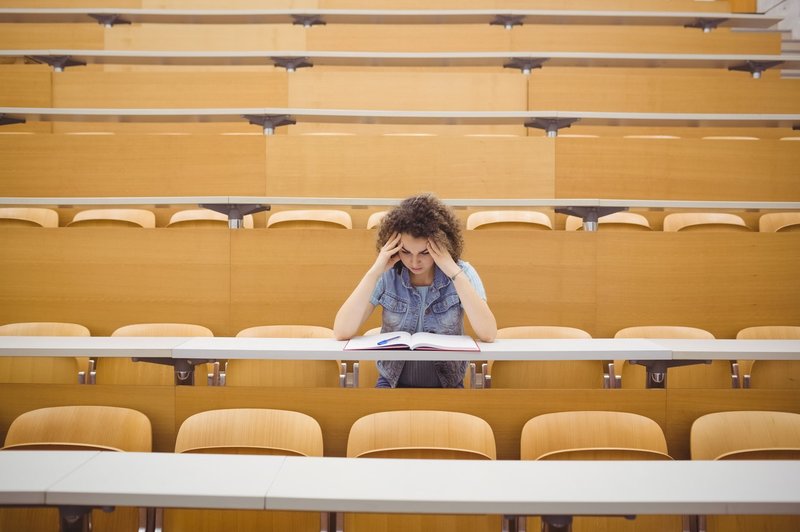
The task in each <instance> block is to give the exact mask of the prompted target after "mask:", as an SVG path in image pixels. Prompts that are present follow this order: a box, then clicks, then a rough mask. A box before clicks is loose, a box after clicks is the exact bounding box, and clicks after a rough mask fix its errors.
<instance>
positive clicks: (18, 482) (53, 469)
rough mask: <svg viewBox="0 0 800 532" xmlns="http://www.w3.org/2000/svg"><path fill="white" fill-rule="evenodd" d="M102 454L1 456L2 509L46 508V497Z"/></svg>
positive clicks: (19, 453)
mask: <svg viewBox="0 0 800 532" xmlns="http://www.w3.org/2000/svg"><path fill="white" fill-rule="evenodd" d="M98 454H100V452H99V451H70V452H67V451H35V452H33V451H3V452H0V506H14V505H40V504H45V502H46V501H45V493H46V492H47V490H48V489H50V487H51V486H53V484H56V483H57V482H58V481H60V480H62V479H63V478H64V477H66V476H67V475H68V474H69V473H71V472H72V471H74V470H75V469H77V468H78V467H79V466H81V465H82V464H85V463H86V462H88V461H90V460H91V459H92V458H94V457H95V456H97V455H98Z"/></svg>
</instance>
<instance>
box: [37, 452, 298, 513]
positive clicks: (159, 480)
mask: <svg viewBox="0 0 800 532" xmlns="http://www.w3.org/2000/svg"><path fill="white" fill-rule="evenodd" d="M284 460H285V458H284V457H282V456H248V455H209V454H172V453H115V452H105V453H100V455H99V456H97V457H95V458H94V459H92V460H91V461H89V462H86V463H84V464H83V465H82V466H81V467H79V468H78V469H76V470H75V471H73V472H72V473H71V474H70V475H68V476H67V477H66V478H64V479H63V480H61V481H60V482H57V483H55V484H54V485H53V486H51V487H50V488H49V489H48V491H47V504H49V505H99V506H143V507H162V508H164V507H169V508H175V507H180V508H226V509H240V510H262V509H264V500H265V497H266V495H267V491H268V489H269V487H270V485H271V484H272V482H273V481H274V479H275V478H276V476H277V475H278V472H279V470H280V468H281V464H282V463H283V461H284Z"/></svg>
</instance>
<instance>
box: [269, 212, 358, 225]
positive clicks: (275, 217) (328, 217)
mask: <svg viewBox="0 0 800 532" xmlns="http://www.w3.org/2000/svg"><path fill="white" fill-rule="evenodd" d="M267 227H268V228H334V229H352V228H353V220H352V219H351V218H350V215H349V214H348V213H346V212H345V211H339V210H335V209H326V210H290V211H280V212H276V213H274V214H272V215H271V216H270V217H269V219H268V220H267Z"/></svg>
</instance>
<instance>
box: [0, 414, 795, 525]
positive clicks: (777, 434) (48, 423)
mask: <svg viewBox="0 0 800 532" xmlns="http://www.w3.org/2000/svg"><path fill="white" fill-rule="evenodd" d="M442 427H446V428H447V430H442ZM742 427H746V429H747V430H743V429H742ZM151 441H152V437H151V424H150V420H149V419H148V418H147V416H145V415H144V414H142V413H141V412H138V411H135V410H131V409H127V408H120V407H110V406H60V407H50V408H43V409H38V410H33V411H30V412H26V413H24V414H22V415H20V416H19V417H17V418H16V419H15V420H14V421H13V422H12V423H11V426H10V427H9V430H8V433H7V435H6V439H5V446H4V447H3V451H5V452H8V451H10V450H48V449H49V450H53V449H59V450H102V451H123V452H124V451H128V452H150V451H151V450H152V446H151ZM690 446H691V457H692V459H693V460H737V459H739V460H741V459H749V460H765V459H782V460H786V459H791V460H796V459H800V414H795V413H787V412H771V411H734V412H718V413H712V414H707V415H704V416H702V417H700V418H698V419H697V420H695V422H694V423H693V425H692V429H691V435H690ZM175 452H176V453H206V454H209V453H210V454H259V455H265V454H267V455H288V456H323V454H324V444H323V435H322V429H321V427H320V425H319V423H318V422H317V421H316V420H315V419H313V418H312V417H310V416H308V415H306V414H303V413H300V412H294V411H286V410H272V409H226V410H212V411H205V412H200V413H198V414H195V415H193V416H191V417H189V418H187V419H186V420H185V421H184V422H183V423H182V424H181V426H180V428H179V430H178V434H177V438H176V442H175ZM347 456H348V457H351V458H391V459H397V458H414V459H431V458H435V459H462V460H494V459H496V457H497V456H496V447H495V438H494V433H493V431H492V428H491V426H490V425H489V424H488V423H487V422H486V421H485V420H483V419H481V418H479V417H476V416H473V415H470V414H465V413H461V412H450V411H433V410H405V411H391V412H378V413H374V414H369V415H367V416H364V417H362V418H360V419H358V420H356V421H355V422H354V423H353V424H352V426H351V427H350V431H349V436H348V441H347ZM520 458H521V459H522V460H671V459H672V458H671V457H670V455H669V453H668V448H667V442H666V438H665V435H664V432H663V431H662V429H661V427H660V426H659V425H658V423H656V422H655V421H653V420H652V419H650V418H647V417H644V416H641V415H638V414H633V413H628V412H611V411H576V412H558V413H550V414H543V415H540V416H536V417H534V418H532V419H530V420H528V421H527V422H526V423H525V424H524V427H523V428H522V433H521V438H520ZM421 480H423V479H421ZM387 481H390V480H387ZM743 481H746V479H744V480H743ZM125 510H126V509H117V512H120V513H121V514H122V515H125ZM128 510H130V509H128ZM21 514H22V515H24V517H25V518H26V519H28V521H27V522H28V525H29V526H30V524H31V523H34V522H36V520H32V519H31V514H39V517H40V521H39V522H40V523H41V522H43V521H42V520H41V517H45V518H46V519H45V520H44V523H45V524H46V520H47V519H51V520H52V519H54V518H55V516H54V515H53V514H54V512H52V511H51V512H50V514H49V515H48V514H46V512H45V515H44V516H43V515H42V514H43V512H42V511H41V510H27V511H23V510H13V511H9V510H3V511H0V517H1V518H2V521H0V524H5V525H11V524H12V523H13V521H14V520H15V519H19V518H20V517H22V515H21ZM127 516H128V518H130V519H136V518H137V514H136V513H130V512H128V513H127ZM94 519H96V520H98V521H99V522H97V523H95V524H96V525H98V526H96V527H95V528H94V529H95V530H100V531H102V530H104V529H107V528H105V527H104V526H102V525H103V523H102V521H103V519H105V520H106V521H107V520H108V517H107V516H105V517H104V516H103V514H102V513H100V512H99V511H96V512H94ZM387 519H389V520H391V521H392V522H393V525H392V526H391V527H390V529H391V530H400V529H410V530H413V529H416V530H425V529H427V528H428V527H430V526H431V525H432V524H434V523H435V524H436V529H438V530H454V529H458V527H459V526H465V524H466V525H468V526H469V529H474V530H498V529H499V528H500V527H499V518H498V517H491V516H476V517H458V518H454V517H452V516H449V517H447V518H444V516H437V517H433V516H427V517H422V516H397V515H395V516H383V515H376V514H364V515H348V516H347V517H346V521H345V524H346V530H374V529H375V526H376V525H378V526H379V528H380V527H382V526H385V521H386V520H387ZM428 519H431V520H432V521H430V522H428V521H426V520H428ZM595 519H599V520H600V521H607V522H608V526H609V530H611V529H615V530H616V529H622V530H626V529H627V530H630V529H637V530H656V529H658V530H676V531H677V530H681V529H684V530H685V529H686V527H685V524H686V521H684V522H683V523H682V522H681V518H680V517H677V516H640V517H639V518H637V520H636V521H635V522H634V525H638V527H636V528H634V527H631V526H630V525H628V526H627V527H626V526H625V522H624V521H623V520H622V519H621V518H581V519H577V520H576V527H575V530H581V529H583V528H582V526H581V525H591V524H592V521H593V520H595ZM751 519H752V521H750V524H752V525H756V526H759V527H763V526H765V524H766V523H765V522H764V521H767V522H769V521H770V518H769V517H765V516H757V517H755V518H751ZM798 519H800V516H795V517H792V518H790V519H789V521H786V519H785V518H784V519H781V518H777V519H776V522H777V524H778V525H781V522H780V521H784V523H783V524H784V525H786V526H789V525H791V526H797V524H798ZM609 520H610V521H609ZM535 521H538V519H534V518H529V523H528V530H535V526H536V525H538V523H536V522H535ZM580 521H583V523H581V522H580ZM54 522H55V521H51V523H50V526H51V528H52V524H53V523H54ZM733 523H734V524H737V523H735V521H734V522H733ZM772 524H773V525H775V524H776V523H775V522H773V523H772ZM702 525H703V526H702V529H703V530H709V531H711V530H736V529H735V528H731V526H730V525H731V518H730V517H729V516H728V517H721V516H711V517H710V519H709V522H708V523H706V522H705V520H704V519H703V522H702ZM319 526H320V516H319V515H316V514H313V513H310V512H309V513H306V514H297V513H291V512H290V513H285V512H269V513H266V512H258V513H256V512H244V513H243V514H242V515H240V514H238V513H237V514H233V513H231V512H222V511H214V510H167V511H165V515H164V530H165V531H167V532H170V531H173V530H204V529H220V528H222V529H228V528H231V527H233V528H235V529H236V530H240V531H244V530H280V529H282V528H284V529H291V530H319ZM653 526H656V528H653ZM401 527H402V528H401ZM620 527H622V528H620ZM0 528H2V529H3V530H6V529H8V530H10V529H11V528H10V527H8V526H6V527H0ZM698 528H699V527H698ZM27 529H28V530H32V529H33V528H27ZM748 529H749V528H743V529H742V530H748ZM758 529H762V528H758ZM769 530H796V528H785V527H783V526H778V527H775V526H773V527H772V528H769Z"/></svg>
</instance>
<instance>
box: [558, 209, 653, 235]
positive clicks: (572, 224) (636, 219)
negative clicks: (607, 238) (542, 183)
mask: <svg viewBox="0 0 800 532" xmlns="http://www.w3.org/2000/svg"><path fill="white" fill-rule="evenodd" d="M597 223H598V225H602V226H603V227H602V229H603V231H649V230H650V229H651V228H650V222H649V221H648V220H647V218H646V217H644V216H643V215H641V214H636V213H634V212H615V213H613V214H607V215H606V216H601V217H600V218H598V220H597ZM564 228H565V229H566V230H567V231H581V230H583V220H582V219H581V218H578V217H577V216H567V221H566V223H565V224H564Z"/></svg>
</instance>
